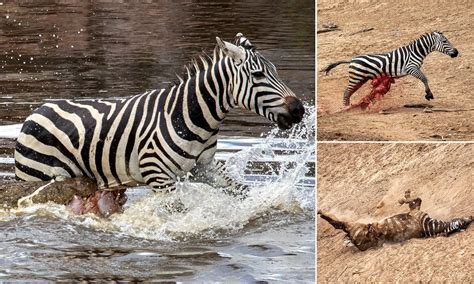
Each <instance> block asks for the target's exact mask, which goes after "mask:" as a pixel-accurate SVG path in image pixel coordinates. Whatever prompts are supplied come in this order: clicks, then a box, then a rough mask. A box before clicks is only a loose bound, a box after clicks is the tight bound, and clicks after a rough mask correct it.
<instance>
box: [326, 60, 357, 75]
mask: <svg viewBox="0 0 474 284" xmlns="http://www.w3.org/2000/svg"><path fill="white" fill-rule="evenodd" d="M349 63H351V62H350V61H338V62H334V63H332V64H329V65H328V66H326V67H325V68H323V69H321V72H324V75H328V74H329V71H331V69H333V68H334V67H336V66H338V65H340V64H349Z"/></svg>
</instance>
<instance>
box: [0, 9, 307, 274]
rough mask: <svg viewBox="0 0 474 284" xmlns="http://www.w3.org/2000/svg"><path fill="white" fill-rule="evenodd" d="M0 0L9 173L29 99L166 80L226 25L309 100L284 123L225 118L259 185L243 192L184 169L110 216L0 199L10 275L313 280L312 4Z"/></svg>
mask: <svg viewBox="0 0 474 284" xmlns="http://www.w3.org/2000/svg"><path fill="white" fill-rule="evenodd" d="M0 2H2V3H1V5H0V26H1V30H0V50H1V53H0V169H1V172H2V173H1V175H2V176H3V178H11V176H12V162H13V159H12V158H13V157H12V154H13V145H14V138H15V137H16V135H17V132H18V127H19V126H18V125H15V124H18V123H21V122H22V121H23V120H24V118H25V117H26V116H27V115H28V114H29V113H30V112H31V110H32V109H34V108H36V107H37V106H39V105H40V104H41V103H43V102H44V101H47V100H48V99H58V98H68V99H72V98H76V99H77V98H98V97H100V98H104V97H120V96H129V95H133V94H137V93H141V92H143V91H144V90H148V89H153V88H158V87H161V86H164V85H163V84H166V85H167V84H169V82H170V81H173V80H174V78H175V73H178V74H179V73H181V72H182V70H183V68H182V66H183V65H185V64H186V63H187V62H189V59H190V58H192V57H193V56H195V55H197V54H199V53H200V52H201V51H202V50H208V51H209V50H211V49H212V48H213V46H214V44H215V36H219V37H221V38H222V39H224V40H231V39H232V38H233V36H234V35H235V34H236V33H237V32H242V33H243V34H244V35H246V36H247V37H248V38H249V39H250V40H251V41H252V42H253V43H254V45H256V46H257V48H258V49H260V50H261V52H262V53H263V54H264V55H265V56H266V57H267V58H268V59H270V60H271V61H272V62H273V63H274V64H275V65H276V66H277V69H278V71H279V75H280V77H281V78H282V79H283V80H284V81H285V82H286V83H287V84H288V86H289V87H290V88H291V89H292V90H293V91H294V92H295V93H296V94H297V95H298V96H299V97H300V98H302V100H303V101H304V102H305V105H306V110H307V115H306V116H305V119H304V121H303V123H301V124H300V125H298V126H297V127H295V128H294V129H292V130H290V131H286V132H280V131H279V130H277V129H275V128H274V126H272V125H271V124H269V123H268V122H266V121H265V120H264V119H263V118H261V117H258V116H256V115H252V114H249V113H248V112H244V111H239V110H235V111H233V112H232V113H231V115H230V116H229V117H228V118H227V119H226V121H225V123H224V125H223V127H222V130H221V138H220V139H219V143H218V154H217V158H218V159H221V160H225V161H226V162H227V165H228V168H229V170H230V171H231V174H232V175H233V176H234V177H235V178H236V179H240V180H242V181H244V182H246V183H247V184H249V185H251V191H250V195H249V197H248V198H247V199H245V200H238V199H235V198H233V197H230V196H227V195H225V194H223V193H222V191H221V190H220V189H218V188H212V187H210V186H208V185H205V184H197V183H193V182H190V181H188V180H183V181H182V182H180V183H178V190H177V191H176V192H173V193H171V194H167V195H159V194H152V193H151V192H150V191H149V190H148V189H147V188H133V189H129V190H128V191H127V194H128V195H129V201H128V202H127V204H126V207H125V211H124V213H122V214H117V215H113V216H112V217H111V218H109V219H98V218H96V217H94V216H73V215H71V213H70V212H69V211H68V210H67V209H66V208H65V207H64V206H61V205H57V204H37V205H32V206H29V207H25V208H19V209H17V210H11V211H0V281H1V280H2V279H3V280H4V279H22V280H28V279H43V280H54V279H64V280H66V279H76V280H97V279H100V280H120V281H141V280H143V281H150V280H169V281H193V282H209V281H211V280H212V281H234V282H255V281H271V282H275V281H277V282H278V281H282V282H286V281H291V282H305V283H306V282H313V281H314V273H315V254H314V252H315V248H314V245H315V243H314V239H315V238H314V230H315V227H314V213H315V201H314V183H315V181H314V132H315V129H314V127H315V126H314V107H312V106H311V105H313V104H314V3H311V1H292V2H289V3H287V2H286V1H212V2H210V1H180V3H179V4H176V2H174V1H157V2H152V1H147V3H141V4H133V5H131V4H122V3H119V2H114V1H103V2H81V1H58V2H55V3H53V2H52V1H21V2H18V3H19V4H18V3H10V2H8V3H6V2H3V1H0ZM120 2H121V1H120ZM148 2H149V3H148ZM0 182H1V181H0ZM176 202H180V203H182V204H183V205H184V208H185V210H184V211H179V212H177V211H175V210H173V204H175V203H176Z"/></svg>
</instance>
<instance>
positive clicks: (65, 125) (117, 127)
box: [15, 33, 304, 193]
mask: <svg viewBox="0 0 474 284" xmlns="http://www.w3.org/2000/svg"><path fill="white" fill-rule="evenodd" d="M216 40H217V46H216V47H215V48H214V51H213V54H212V56H207V55H201V56H199V57H198V58H197V59H195V60H193V62H192V64H191V65H190V66H188V67H187V68H186V70H187V74H186V76H185V79H183V78H181V77H178V80H179V82H177V83H176V84H175V85H173V86H171V87H169V88H167V89H157V90H152V91H149V92H146V93H143V94H140V95H136V96H133V97H130V98H126V99H117V100H84V101H69V100H62V101H55V102H50V103H46V104H44V105H42V106H41V107H39V108H38V109H37V110H35V111H34V113H33V114H31V115H30V116H29V117H28V118H27V119H26V121H25V123H24V125H23V128H22V130H21V133H20V135H19V137H18V140H17V144H16V149H15V174H16V177H17V179H20V180H27V181H37V180H51V179H57V178H61V177H77V176H87V177H90V178H92V179H94V180H95V181H96V182H97V185H98V188H99V189H100V190H104V189H108V190H114V188H117V187H118V188H120V187H121V186H127V185H136V184H147V185H149V186H150V187H151V188H152V189H153V190H154V191H171V190H173V189H174V188H175V181H177V180H178V179H179V178H180V177H183V176H184V175H185V174H186V173H188V172H192V173H194V175H196V176H199V177H201V178H203V179H207V180H208V181H213V182H215V183H217V184H220V185H221V186H223V187H232V188H238V190H242V191H244V190H245V186H242V185H240V184H239V183H238V182H235V181H233V180H231V179H230V178H229V177H227V176H226V174H225V172H226V171H225V168H224V167H223V165H222V164H220V163H217V162H216V161H215V160H214V154H215V152H216V143H217V135H218V133H219V127H220V125H221V123H222V121H223V120H224V118H225V117H226V115H227V113H228V112H229V111H230V110H231V109H232V108H237V107H240V108H244V109H247V110H250V111H252V112H254V113H256V114H259V115H261V116H264V117H266V118H267V119H268V120H270V121H272V122H275V123H277V124H278V126H279V127H280V128H281V129H289V128H291V127H292V125H293V124H295V123H299V122H300V121H301V120H302V117H303V114H304V107H303V105H302V103H301V101H300V100H299V99H298V98H296V97H295V94H294V93H293V92H292V91H291V90H290V89H289V88H288V87H287V86H286V85H285V84H284V83H283V82H282V81H281V79H280V78H279V77H278V75H277V71H276V68H275V66H274V65H273V64H272V63H271V62H270V61H268V60H267V59H265V58H264V57H263V56H262V55H261V54H260V53H259V52H258V51H257V50H256V48H255V47H254V46H253V45H252V44H251V43H250V41H249V40H248V39H247V38H245V37H244V36H243V35H242V34H241V33H238V34H237V36H236V37H235V41H234V44H232V43H229V42H225V41H222V40H221V39H220V38H218V37H217V38H216ZM237 193H239V192H237Z"/></svg>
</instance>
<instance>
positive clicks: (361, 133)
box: [317, 0, 474, 141]
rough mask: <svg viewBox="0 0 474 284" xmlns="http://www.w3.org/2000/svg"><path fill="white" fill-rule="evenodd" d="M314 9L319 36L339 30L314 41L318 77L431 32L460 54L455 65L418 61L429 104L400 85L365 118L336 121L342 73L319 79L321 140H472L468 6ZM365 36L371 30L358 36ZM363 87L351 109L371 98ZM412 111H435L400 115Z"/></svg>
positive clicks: (473, 31) (406, 83)
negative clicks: (332, 27)
mask: <svg viewBox="0 0 474 284" xmlns="http://www.w3.org/2000/svg"><path fill="white" fill-rule="evenodd" d="M349 2H350V3H349ZM374 2H375V3H374ZM317 8H318V10H317V13H318V20H317V21H318V22H317V29H318V30H321V29H323V27H322V25H323V24H326V23H329V22H333V23H336V24H337V25H338V27H339V29H340V30H338V31H332V32H327V33H320V34H318V40H317V42H318V49H317V56H318V66H317V69H318V70H321V69H322V68H324V67H325V66H327V65H328V64H329V63H332V62H336V61H339V60H349V59H351V58H352V57H354V56H356V55H360V54H367V53H381V52H387V51H390V50H392V49H395V48H398V47H400V46H403V45H405V44H406V43H409V42H410V41H412V40H414V39H416V38H417V37H419V36H420V35H421V34H423V33H426V32H430V31H433V30H440V31H442V32H443V33H444V34H445V35H446V36H447V38H448V39H449V40H450V41H451V43H452V44H453V45H454V46H455V47H456V48H457V49H458V50H459V52H460V55H459V56H458V57H457V58H450V57H449V56H446V55H444V54H441V53H437V52H435V53H433V54H430V55H429V56H428V57H427V58H426V59H425V61H424V64H423V67H422V70H423V72H424V74H425V75H426V76H427V78H428V80H429V84H430V87H431V89H432V91H433V94H434V97H435V99H434V100H432V101H430V102H428V101H426V100H425V98H424V87H423V84H422V83H421V82H419V81H418V80H417V79H415V78H412V77H404V78H401V79H398V80H397V81H396V82H395V84H394V85H392V89H391V90H390V92H389V93H388V94H387V95H386V96H385V98H384V99H383V100H382V102H381V103H378V104H377V105H376V106H374V107H373V108H372V110H369V111H361V110H356V111H353V112H350V113H335V112H336V111H338V110H339V108H340V107H341V105H342V95H343V93H344V90H345V88H346V86H347V82H348V73H347V65H340V66H338V67H336V69H333V70H332V71H331V74H330V76H325V75H323V74H321V73H320V72H318V75H317V76H318V87H317V97H318V99H317V101H318V111H319V114H318V138H319V139H320V140H411V141H413V140H458V141H459V140H462V141H465V140H474V122H473V119H472V117H473V116H474V92H473V91H472V90H473V87H474V72H473V67H474V49H473V48H472V46H473V44H474V21H473V20H472V19H473V18H474V2H472V1H459V0H454V1H449V2H445V1H406V0H405V1H319V2H318V7H317ZM369 28H373V30H370V31H367V32H361V33H357V32H359V31H361V30H364V29H369ZM366 85H367V86H364V87H362V88H361V89H359V91H358V92H356V93H355V94H354V95H353V96H352V100H351V102H352V103H356V102H358V101H359V100H360V98H362V96H365V95H367V94H368V93H369V92H370V90H369V88H368V87H369V84H366ZM419 103H429V104H430V105H431V106H433V110H435V111H434V112H428V113H427V112H424V111H423V109H409V108H404V107H403V106H404V105H405V104H419ZM376 108H381V109H385V110H387V113H388V114H385V115H383V114H379V113H378V112H377V111H375V109H376Z"/></svg>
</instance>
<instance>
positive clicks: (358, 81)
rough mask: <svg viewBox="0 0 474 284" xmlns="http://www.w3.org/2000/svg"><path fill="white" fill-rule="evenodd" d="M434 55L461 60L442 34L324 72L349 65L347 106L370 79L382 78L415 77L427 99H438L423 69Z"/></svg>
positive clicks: (340, 62) (345, 62)
mask: <svg viewBox="0 0 474 284" xmlns="http://www.w3.org/2000/svg"><path fill="white" fill-rule="evenodd" d="M433 51H439V52H441V53H444V54H446V55H449V56H451V57H456V56H458V51H457V49H456V48H454V47H453V45H452V44H451V43H450V42H449V41H448V39H447V38H446V37H445V36H444V35H443V34H442V33H441V32H437V31H435V32H432V33H429V34H424V35H422V36H421V37H419V38H418V39H416V40H414V41H413V42H411V43H410V44H408V45H406V46H402V47H400V48H397V49H395V50H393V51H390V52H388V53H384V54H367V55H359V56H356V57H354V58H352V60H351V61H338V62H335V63H333V64H330V65H329V66H327V67H326V68H324V69H323V70H321V72H325V74H326V75H327V74H328V73H329V71H330V70H331V69H333V68H334V67H336V66H338V65H340V64H349V85H348V86H347V88H346V91H345V92H344V100H343V103H344V106H349V104H350V97H351V95H352V94H353V93H355V92H356V91H357V90H358V89H359V88H360V87H361V86H362V85H364V84H365V82H367V81H368V80H370V79H374V78H378V77H391V78H399V77H403V76H406V75H412V76H413V77H415V78H417V79H419V80H420V81H421V82H423V84H424V85H425V92H426V95H425V98H426V99H427V100H431V99H434V97H433V94H432V93H431V90H430V87H429V85H428V79H427V78H426V76H425V75H424V74H423V72H421V70H420V68H421V65H422V64H423V59H425V57H426V56H427V55H428V54H430V53H431V52H433Z"/></svg>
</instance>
